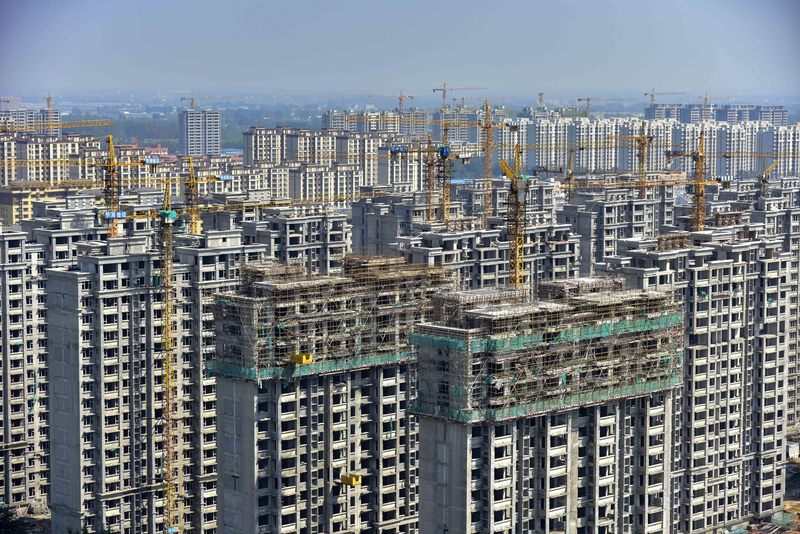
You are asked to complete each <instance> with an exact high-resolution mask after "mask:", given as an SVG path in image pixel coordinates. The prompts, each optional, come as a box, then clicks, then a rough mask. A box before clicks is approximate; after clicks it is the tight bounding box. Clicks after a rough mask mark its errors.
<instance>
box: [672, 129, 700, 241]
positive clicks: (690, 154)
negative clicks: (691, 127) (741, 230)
mask: <svg viewBox="0 0 800 534" xmlns="http://www.w3.org/2000/svg"><path fill="white" fill-rule="evenodd" d="M666 154H667V159H668V160H669V159H671V158H675V157H686V158H692V161H694V181H693V183H692V229H693V230H694V231H696V232H702V231H703V229H704V228H705V225H706V174H705V172H706V171H705V166H706V137H705V132H704V131H703V130H701V131H700V141H699V143H698V145H697V150H692V151H684V150H668V151H667V153H666Z"/></svg>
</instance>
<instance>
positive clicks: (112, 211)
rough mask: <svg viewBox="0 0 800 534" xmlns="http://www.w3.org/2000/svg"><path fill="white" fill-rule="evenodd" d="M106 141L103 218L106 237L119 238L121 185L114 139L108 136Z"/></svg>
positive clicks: (121, 214) (121, 215)
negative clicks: (104, 209) (106, 159)
mask: <svg viewBox="0 0 800 534" xmlns="http://www.w3.org/2000/svg"><path fill="white" fill-rule="evenodd" d="M106 140H107V142H108V165H107V168H106V175H105V182H104V184H103V195H104V197H105V203H106V212H105V214H104V217H105V219H106V223H107V226H108V237H117V236H119V220H120V219H124V218H125V214H124V213H120V211H119V197H120V194H121V193H122V191H121V190H122V183H121V181H120V178H119V168H118V165H117V154H116V152H115V150H114V139H113V137H112V136H110V135H109V136H108V137H107V138H106Z"/></svg>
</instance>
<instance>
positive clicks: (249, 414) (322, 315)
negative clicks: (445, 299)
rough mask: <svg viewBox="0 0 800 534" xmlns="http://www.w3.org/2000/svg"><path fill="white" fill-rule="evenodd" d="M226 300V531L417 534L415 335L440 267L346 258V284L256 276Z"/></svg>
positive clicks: (220, 362)
mask: <svg viewBox="0 0 800 534" xmlns="http://www.w3.org/2000/svg"><path fill="white" fill-rule="evenodd" d="M243 282H244V289H243V290H242V291H241V292H235V293H222V294H219V295H218V298H217V303H216V306H215V318H216V323H217V356H216V358H215V359H214V360H213V361H211V362H209V363H208V365H207V369H208V370H209V371H210V372H211V373H212V374H213V375H215V376H216V380H217V403H218V427H219V429H220V430H219V435H218V439H219V440H220V441H219V442H220V443H224V444H226V446H224V447H221V448H220V450H219V454H218V480H219V486H218V489H219V492H218V495H219V503H218V506H219V510H220V519H221V525H220V526H221V527H222V528H223V530H224V531H225V532H231V533H234V532H235V533H239V532H241V533H252V532H286V533H289V532H345V531H356V532H358V531H362V532H366V531H370V532H385V533H401V532H405V533H408V532H416V528H417V527H416V524H417V512H416V508H417V491H418V490H417V482H416V477H417V440H418V432H417V425H416V422H415V420H414V419H413V418H411V417H409V413H408V409H409V407H410V403H411V400H412V399H413V391H414V389H415V388H414V377H415V373H414V360H415V356H414V354H413V351H412V347H411V346H410V344H409V334H410V332H411V329H412V327H413V325H414V324H416V323H417V322H420V321H423V320H426V319H427V318H428V317H429V315H430V311H431V309H432V308H431V298H432V296H433V295H435V294H436V293H438V292H440V291H442V290H443V289H452V287H453V285H452V276H451V275H450V274H449V273H448V272H447V271H444V270H442V269H439V268H431V267H423V266H409V265H406V264H405V263H404V262H403V260H402V259H401V258H364V257H348V258H347V259H346V260H345V262H344V266H343V273H342V274H341V275H338V276H321V275H311V274H308V273H307V272H306V271H305V270H304V269H303V268H302V267H296V266H281V267H269V266H262V267H260V268H258V267H254V268H248V269H246V270H245V272H244V273H243Z"/></svg>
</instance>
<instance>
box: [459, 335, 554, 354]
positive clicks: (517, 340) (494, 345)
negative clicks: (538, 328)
mask: <svg viewBox="0 0 800 534" xmlns="http://www.w3.org/2000/svg"><path fill="white" fill-rule="evenodd" d="M541 342H542V335H541V334H533V335H530V336H519V337H505V338H489V339H475V340H473V341H472V342H470V344H469V347H470V350H472V352H501V351H508V350H521V349H527V348H533V347H535V346H536V345H539V344H540V343H541Z"/></svg>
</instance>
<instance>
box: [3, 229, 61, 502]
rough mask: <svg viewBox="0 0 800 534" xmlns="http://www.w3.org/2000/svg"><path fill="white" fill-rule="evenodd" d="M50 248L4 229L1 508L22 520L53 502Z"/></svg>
mask: <svg viewBox="0 0 800 534" xmlns="http://www.w3.org/2000/svg"><path fill="white" fill-rule="evenodd" d="M44 248H45V247H44V246H43V245H41V244H38V243H32V242H30V241H29V240H28V237H27V235H26V234H25V233H24V232H19V231H3V229H2V228H1V227H0V265H2V268H0V398H2V401H3V404H2V406H3V409H2V412H0V503H2V505H7V506H10V507H11V508H12V509H13V510H16V511H17V513H19V514H22V515H26V514H33V515H40V514H44V513H46V512H47V501H48V487H49V480H48V478H49V477H48V474H49V472H48V463H49V459H50V448H49V440H48V422H49V416H48V412H49V399H48V391H49V387H48V363H49V362H48V352H47V317H46V311H45V298H46V294H45V279H44V269H45V266H46V263H45V262H46V260H45V252H44Z"/></svg>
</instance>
